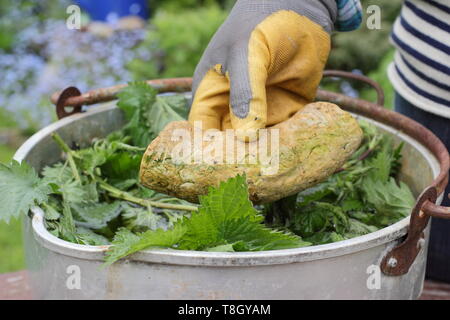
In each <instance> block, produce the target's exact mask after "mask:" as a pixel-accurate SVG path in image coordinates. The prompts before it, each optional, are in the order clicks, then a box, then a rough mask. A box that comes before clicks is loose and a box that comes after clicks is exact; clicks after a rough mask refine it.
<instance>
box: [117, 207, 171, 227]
mask: <svg viewBox="0 0 450 320" xmlns="http://www.w3.org/2000/svg"><path fill="white" fill-rule="evenodd" d="M122 207H123V211H124V212H123V213H122V218H123V219H124V223H125V225H126V227H127V228H129V229H130V230H133V231H135V232H143V231H147V230H156V229H167V228H168V225H169V222H168V221H167V219H165V218H164V217H162V216H161V215H159V214H156V213H154V212H153V210H152V209H151V208H142V207H132V206H130V205H128V204H124V205H122Z"/></svg>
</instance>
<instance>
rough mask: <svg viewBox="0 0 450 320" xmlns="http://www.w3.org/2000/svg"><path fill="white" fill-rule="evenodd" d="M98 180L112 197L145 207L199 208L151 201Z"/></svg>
mask: <svg viewBox="0 0 450 320" xmlns="http://www.w3.org/2000/svg"><path fill="white" fill-rule="evenodd" d="M97 182H98V184H99V186H100V188H102V189H103V190H105V191H107V192H108V194H109V195H110V196H111V197H113V198H116V199H121V200H125V201H130V202H133V203H136V204H138V205H141V206H143V207H148V206H153V207H156V208H162V209H172V210H182V211H197V210H198V208H197V207H196V206H190V205H182V204H171V203H164V202H157V201H151V200H146V199H142V198H138V197H135V196H133V195H132V194H129V193H128V192H124V191H122V190H119V189H117V188H115V187H113V186H111V185H109V184H107V183H106V182H104V181H98V180H97Z"/></svg>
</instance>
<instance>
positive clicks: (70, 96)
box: [50, 70, 384, 119]
mask: <svg viewBox="0 0 450 320" xmlns="http://www.w3.org/2000/svg"><path fill="white" fill-rule="evenodd" d="M323 77H339V78H347V79H354V80H358V81H361V82H365V83H367V84H369V85H370V86H372V87H373V88H374V89H375V90H376V92H377V95H378V96H377V103H378V105H380V106H382V105H384V93H383V89H382V88H381V86H380V85H379V84H378V83H377V82H375V81H373V80H372V79H370V78H368V77H366V76H363V75H358V74H355V73H351V72H345V71H340V70H325V71H324V72H323ZM146 82H147V83H148V84H149V85H150V86H152V87H153V88H155V89H156V90H158V92H161V93H163V92H186V91H189V90H191V87H192V78H172V79H157V80H148V81H146ZM126 86H127V84H119V85H116V86H112V87H108V88H101V89H94V90H90V91H88V92H86V93H83V94H82V93H81V92H80V91H79V90H78V89H77V88H75V87H69V88H66V89H64V90H62V91H59V92H55V93H54V94H52V96H51V99H50V100H51V102H52V103H53V104H55V105H56V114H57V116H58V119H62V118H64V117H67V116H70V115H72V114H75V113H78V112H81V107H82V106H83V105H91V104H96V103H100V102H107V101H111V100H114V99H116V95H117V93H118V92H119V91H120V90H121V89H123V88H125V87H126ZM66 107H74V109H73V110H72V111H71V112H67V111H66V109H65V108H66Z"/></svg>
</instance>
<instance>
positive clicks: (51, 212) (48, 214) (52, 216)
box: [42, 203, 61, 220]
mask: <svg viewBox="0 0 450 320" xmlns="http://www.w3.org/2000/svg"><path fill="white" fill-rule="evenodd" d="M42 207H43V208H44V214H45V219H46V220H58V219H59V218H60V217H61V214H60V213H59V212H58V210H56V209H55V208H54V207H53V206H52V205H50V204H47V203H43V204H42Z"/></svg>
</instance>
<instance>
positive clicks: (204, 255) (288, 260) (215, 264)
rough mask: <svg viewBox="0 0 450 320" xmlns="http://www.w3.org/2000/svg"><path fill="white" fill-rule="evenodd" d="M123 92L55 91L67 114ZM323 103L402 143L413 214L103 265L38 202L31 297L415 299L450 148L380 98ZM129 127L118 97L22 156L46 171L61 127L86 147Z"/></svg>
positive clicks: (30, 247) (178, 87)
mask: <svg viewBox="0 0 450 320" xmlns="http://www.w3.org/2000/svg"><path fill="white" fill-rule="evenodd" d="M332 75H335V74H333V73H332ZM150 83H151V84H152V85H154V84H155V82H154V81H153V82H150ZM156 84H157V85H159V89H161V91H186V90H188V88H189V86H190V80H189V79H172V80H164V81H158V82H156ZM116 92H117V87H114V88H107V89H102V90H101V91H95V92H94V91H93V92H89V93H87V94H84V95H80V93H79V91H77V90H75V89H74V88H71V89H69V90H67V91H65V93H63V94H62V95H58V97H59V103H58V107H59V114H60V115H65V110H64V106H65V105H72V106H74V105H78V106H80V105H81V104H84V103H95V102H98V101H106V100H111V99H112V98H113V97H114V94H115V93H116ZM93 97H94V98H93ZM77 99H78V100H77ZM89 99H90V100H89ZM318 99H319V100H327V101H331V102H334V103H337V104H339V105H340V106H342V107H343V108H344V109H347V110H349V111H351V112H353V113H354V114H355V116H356V117H361V118H365V119H368V120H369V121H371V122H373V123H374V124H375V125H376V126H377V127H379V128H380V130H382V131H384V132H387V133H389V134H391V135H392V136H393V137H394V139H395V141H397V142H400V141H402V142H404V143H405V147H404V151H403V165H402V172H401V177H400V178H401V179H402V180H403V181H404V182H406V183H407V184H408V185H409V186H410V187H411V189H412V190H413V192H414V194H415V195H417V196H418V204H417V206H416V208H415V209H414V210H413V212H412V215H411V218H405V219H403V220H401V221H399V222H397V223H396V224H394V225H392V226H389V227H387V228H385V229H382V230H379V231H377V232H374V233H371V234H368V235H365V236H361V237H358V238H354V239H350V240H346V241H341V242H336V243H331V244H326V245H320V246H313V247H305V248H298V249H288V250H277V251H265V252H251V253H247V252H239V253H220V252H194V251H177V250H169V249H167V250H151V251H143V252H140V253H137V254H134V255H133V256H131V257H130V258H129V259H128V260H124V261H119V262H118V263H116V264H114V265H112V266H110V267H108V268H101V265H102V260H103V255H104V252H105V250H106V249H107V247H94V246H82V245H77V244H73V243H68V242H65V241H63V240H61V239H58V238H56V237H54V236H53V235H51V234H50V233H49V232H48V231H47V230H46V229H45V227H44V224H43V212H42V210H41V209H39V208H34V209H33V210H32V212H31V214H30V218H31V219H24V238H25V249H26V259H27V265H28V269H29V277H30V281H31V283H30V285H31V288H32V292H33V294H34V297H35V298H39V299H415V298H417V297H418V296H419V295H420V293H421V290H422V286H423V279H424V274H425V265H426V263H425V262H426V252H427V245H428V233H429V231H428V229H429V228H428V227H427V223H428V220H429V217H430V215H439V216H441V217H445V216H447V215H450V212H449V209H448V208H442V207H439V206H437V205H436V203H440V201H441V200H442V196H443V195H442V194H441V193H442V190H443V186H445V185H446V183H447V180H448V167H449V156H448V152H447V151H446V149H445V147H444V146H443V145H442V143H441V142H440V141H439V140H438V139H437V138H436V137H435V136H434V135H433V134H432V133H431V132H430V131H428V130H427V129H425V128H423V127H422V126H420V125H419V124H417V123H415V122H413V121H412V120H410V119H408V118H406V117H403V116H401V115H398V114H396V113H394V112H391V111H388V110H385V109H383V108H381V107H380V106H378V105H376V104H371V103H368V102H364V101H361V100H357V99H352V98H349V97H346V96H343V95H340V94H335V93H331V92H325V91H320V92H319V94H318ZM55 100H57V99H55ZM123 124H124V119H123V115H122V113H121V111H120V110H119V109H117V108H116V107H115V105H114V104H113V103H112V104H111V103H110V104H106V105H103V106H99V107H96V108H93V109H91V110H90V111H88V112H86V113H77V114H73V115H71V116H70V117H67V118H64V119H62V120H60V121H58V122H56V123H54V124H52V125H50V126H48V127H46V128H44V129H43V130H41V131H39V132H38V133H37V134H35V135H34V136H33V137H31V138H30V139H29V140H28V141H27V142H25V144H24V145H23V146H22V147H21V148H20V149H19V150H18V152H17V154H16V156H15V159H16V160H18V161H22V160H25V161H27V162H28V163H29V164H30V165H31V166H33V167H34V168H35V169H36V170H38V171H39V170H41V169H42V168H43V167H44V166H45V165H49V164H53V163H55V162H57V161H59V160H60V155H61V153H60V151H59V149H58V147H57V146H56V145H55V143H54V142H53V140H52V139H51V137H50V135H51V133H53V132H58V134H59V135H61V137H62V138H63V139H64V140H65V141H66V142H68V143H69V144H70V143H72V142H77V143H78V144H80V145H81V146H88V145H89V144H90V142H91V141H92V139H93V138H95V137H103V136H105V135H107V134H108V133H109V132H111V131H113V130H116V129H119V128H120V127H121V126H122V125H123ZM423 190H425V192H423ZM438 194H441V196H440V197H439V199H437V195H438ZM410 219H411V225H410ZM408 231H409V232H408ZM407 234H408V236H407V237H405V235H407Z"/></svg>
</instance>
